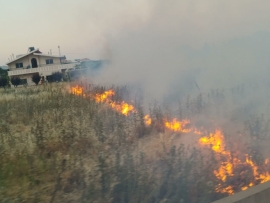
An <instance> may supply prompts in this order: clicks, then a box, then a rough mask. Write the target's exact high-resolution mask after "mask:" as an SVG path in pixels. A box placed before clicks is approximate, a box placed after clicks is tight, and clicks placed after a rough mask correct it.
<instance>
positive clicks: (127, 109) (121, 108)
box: [109, 102, 136, 116]
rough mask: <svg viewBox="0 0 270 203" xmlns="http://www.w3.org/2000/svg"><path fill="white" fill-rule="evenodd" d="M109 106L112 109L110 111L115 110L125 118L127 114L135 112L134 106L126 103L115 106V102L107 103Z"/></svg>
mask: <svg viewBox="0 0 270 203" xmlns="http://www.w3.org/2000/svg"><path fill="white" fill-rule="evenodd" d="M109 105H110V106H111V107H112V109H114V110H116V111H117V112H119V113H121V114H123V115H125V116H127V115H128V114H129V113H135V112H136V111H135V108H134V106H132V105H131V104H128V103H126V102H121V103H120V104H117V103H115V102H109Z"/></svg>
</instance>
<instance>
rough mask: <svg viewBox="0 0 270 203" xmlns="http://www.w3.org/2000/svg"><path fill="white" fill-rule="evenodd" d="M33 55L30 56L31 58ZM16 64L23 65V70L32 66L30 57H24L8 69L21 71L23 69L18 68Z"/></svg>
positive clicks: (9, 65) (11, 64)
mask: <svg viewBox="0 0 270 203" xmlns="http://www.w3.org/2000/svg"><path fill="white" fill-rule="evenodd" d="M31 55H32V54H30V56H31ZM16 63H23V68H26V67H27V66H28V65H30V64H31V63H29V57H28V56H26V57H23V58H21V59H19V60H17V61H14V62H12V63H10V64H8V67H9V70H16V69H17V70H19V69H22V68H16Z"/></svg>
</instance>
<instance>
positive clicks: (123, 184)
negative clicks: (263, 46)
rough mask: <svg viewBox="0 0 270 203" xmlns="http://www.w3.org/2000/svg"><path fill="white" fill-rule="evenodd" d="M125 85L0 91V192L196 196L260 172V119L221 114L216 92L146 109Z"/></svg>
mask: <svg viewBox="0 0 270 203" xmlns="http://www.w3.org/2000/svg"><path fill="white" fill-rule="evenodd" d="M66 90H67V91H66ZM126 92H127V89H126V88H125V87H124V88H105V87H99V86H94V85H89V86H82V85H80V86H79V85H75V86H70V87H68V88H66V85H65V84H60V85H48V86H39V87H34V88H21V89H10V90H5V91H4V90H1V92H0V94H1V96H0V119H1V120H0V121H1V122H0V132H1V138H0V140H1V144H0V152H1V155H0V161H1V167H0V177H1V178H0V187H1V190H0V199H3V200H5V201H11V202H16V201H17V202H115V203H116V202H117V203H118V202H162V201H163V202H183V203H184V202H188V203H199V202H211V201H214V200H216V199H219V198H222V197H224V196H227V195H231V194H234V193H236V192H238V191H241V190H246V189H248V188H249V187H252V186H254V185H256V184H260V183H263V182H266V181H268V180H270V175H269V171H270V166H269V161H268V159H267V158H268V157H267V153H265V151H263V150H262V149H263V146H264V145H265V144H266V143H267V142H269V140H270V137H269V135H268V130H267V123H268V122H267V120H265V119H255V120H254V119H253V120H252V119H250V120H247V121H245V120H238V121H237V122H231V121H230V120H231V117H229V116H231V114H230V112H229V111H228V110H227V111H224V112H223V108H224V107H225V106H227V105H228V104H227V103H225V98H224V95H222V94H223V93H222V92H219V91H217V92H214V93H213V94H211V93H210V94H209V95H208V98H203V97H202V95H199V96H198V97H197V98H195V99H194V100H191V99H190V98H189V97H188V98H187V100H186V103H185V104H183V105H181V104H180V105H179V110H180V111H179V112H181V114H179V115H175V114H174V115H171V114H169V113H168V112H167V111H166V110H164V109H163V110H162V108H161V107H159V106H157V105H154V106H152V107H151V108H150V109H149V112H147V113H148V114H146V113H145V112H144V110H143V107H142V106H140V104H139V103H138V102H137V103H136V102H133V101H132V100H129V99H127V100H124V99H123V98H127V97H126V95H125V94H126ZM134 99H136V98H134ZM232 107H233V106H232ZM232 111H233V110H232ZM221 112H223V113H221ZM165 115H166V116H165ZM177 117H178V118H177ZM217 117H220V118H221V119H220V120H225V121H226V122H219V123H218V121H217V120H218V119H216V118H217ZM213 120H216V121H217V122H215V123H214V124H213ZM239 126H240V127H239ZM241 126H242V127H241ZM232 129H233V130H232ZM239 131H241V133H239ZM18 185H20V187H18Z"/></svg>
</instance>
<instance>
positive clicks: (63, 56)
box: [34, 53, 66, 58]
mask: <svg viewBox="0 0 270 203" xmlns="http://www.w3.org/2000/svg"><path fill="white" fill-rule="evenodd" d="M34 55H36V56H48V57H53V58H66V56H65V55H62V56H57V55H49V54H37V53H34Z"/></svg>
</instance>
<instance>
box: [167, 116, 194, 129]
mask: <svg viewBox="0 0 270 203" xmlns="http://www.w3.org/2000/svg"><path fill="white" fill-rule="evenodd" d="M189 124H190V121H189V120H182V121H178V120H177V119H176V118H174V119H173V120H172V121H166V122H165V126H166V127H167V128H168V129H170V130H173V131H175V132H190V131H191V129H189V128H188V127H187V125H189Z"/></svg>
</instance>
